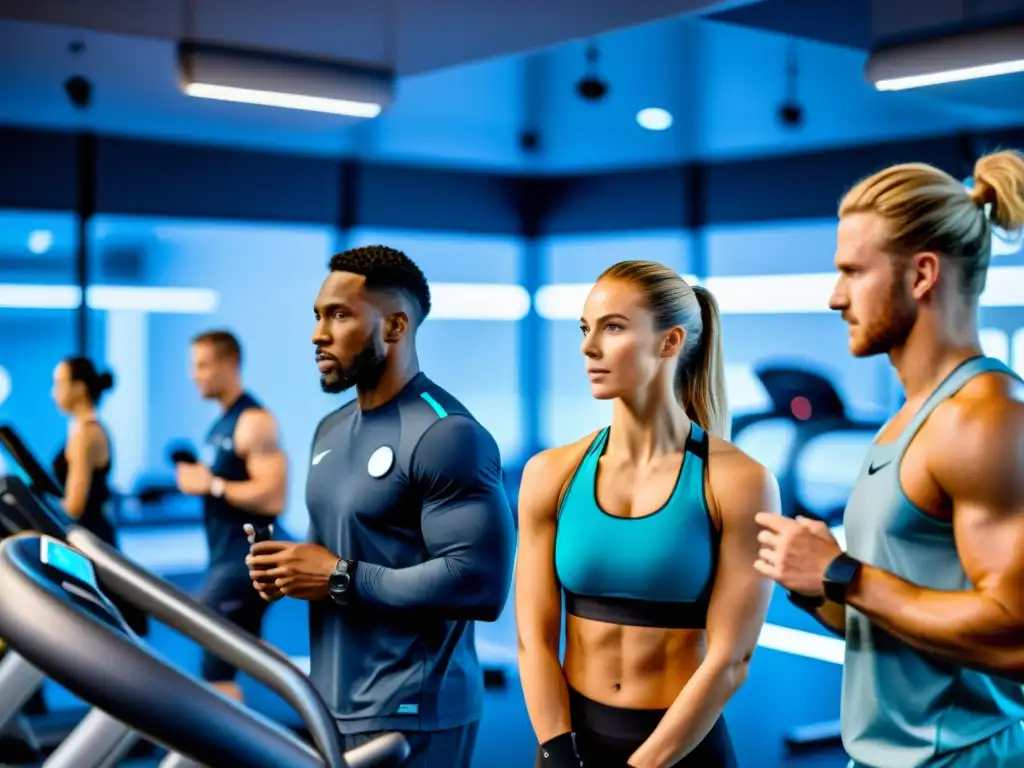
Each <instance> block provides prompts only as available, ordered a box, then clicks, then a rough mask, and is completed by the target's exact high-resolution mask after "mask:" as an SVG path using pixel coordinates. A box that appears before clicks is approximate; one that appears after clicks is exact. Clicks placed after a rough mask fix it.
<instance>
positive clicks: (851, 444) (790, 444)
mask: <svg viewBox="0 0 1024 768" xmlns="http://www.w3.org/2000/svg"><path fill="white" fill-rule="evenodd" d="M754 374H755V375H756V376H757V378H758V380H759V381H760V382H761V385H762V386H763V388H764V390H765V392H767V394H768V397H769V399H770V401H771V405H770V407H769V408H768V409H767V410H766V411H764V412H762V413H752V414H744V415H741V416H737V417H736V418H735V419H734V420H733V423H732V435H733V441H734V442H735V443H736V444H737V445H738V446H740V447H741V448H742V449H743V450H744V451H746V452H747V453H749V454H750V455H751V456H753V458H755V459H757V460H758V461H760V462H761V463H763V464H764V465H765V466H767V467H768V468H769V469H770V470H771V471H772V473H773V474H774V475H775V476H776V478H777V479H778V481H779V493H780V496H781V499H782V509H783V510H784V514H786V515H789V516H793V517H795V516H796V515H802V516H804V517H809V518H815V519H818V520H823V521H824V522H826V523H828V524H829V525H830V526H831V525H836V524H838V523H839V522H840V519H839V518H841V516H842V506H843V504H844V503H845V497H844V492H848V491H849V486H850V485H852V480H853V478H854V477H855V476H856V470H857V469H858V468H859V466H860V461H861V459H862V458H863V450H864V447H865V446H866V444H867V443H869V442H870V441H871V439H872V437H873V436H874V434H875V433H876V432H878V430H879V429H881V427H882V424H883V422H882V421H878V420H864V419H857V418H854V417H853V416H851V415H850V414H849V412H848V409H847V407H846V405H845V404H844V403H843V399H842V397H841V396H840V395H839V393H838V391H836V388H835V386H834V385H833V384H832V382H831V381H829V380H828V379H827V378H826V377H825V376H822V375H821V374H819V373H815V372H813V371H810V370H806V369H803V368H796V367H793V368H789V367H782V366H765V367H762V368H758V369H757V370H755V371H754ZM851 462H852V463H851ZM830 465H832V466H830ZM850 467H852V476H851V471H850ZM844 484H845V485H846V487H845V489H844V488H843V486H844ZM833 486H835V487H833Z"/></svg>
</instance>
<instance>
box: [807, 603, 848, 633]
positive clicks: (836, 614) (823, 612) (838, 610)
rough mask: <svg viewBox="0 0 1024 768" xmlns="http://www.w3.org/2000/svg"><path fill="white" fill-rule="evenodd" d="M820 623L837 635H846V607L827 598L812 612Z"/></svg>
mask: <svg viewBox="0 0 1024 768" xmlns="http://www.w3.org/2000/svg"><path fill="white" fill-rule="evenodd" d="M811 615H812V616H814V618H815V619H817V620H818V623H819V624H821V626H823V627H824V628H825V629H827V630H828V631H829V632H831V633H832V634H833V635H836V636H837V637H846V607H845V606H842V605H840V604H839V603H833V602H832V601H831V600H826V601H825V604H824V605H823V606H821V607H820V608H818V609H817V610H815V611H814V613H812V614H811Z"/></svg>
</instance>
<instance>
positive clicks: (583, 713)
mask: <svg viewBox="0 0 1024 768" xmlns="http://www.w3.org/2000/svg"><path fill="white" fill-rule="evenodd" d="M569 712H570V717H571V718H572V729H573V731H575V733H576V749H577V751H578V752H579V755H580V760H582V761H583V768H591V766H593V767H594V768H605V766H607V768H624V766H625V765H626V761H627V760H629V758H630V755H632V754H633V753H634V752H635V751H636V750H637V748H638V747H639V746H640V745H641V744H643V743H644V741H646V739H647V737H648V736H650V735H651V733H652V732H653V731H654V729H655V728H657V727H658V723H660V722H661V719H662V717H664V716H665V710H664V709H622V708H620V707H611V706H608V705H607V704H600V703H598V702H596V701H593V700H591V699H588V698H587V697H586V696H584V695H583V694H581V693H579V692H578V691H574V690H573V689H572V688H570V689H569ZM541 765H542V760H541V758H540V755H539V754H538V757H537V762H536V766H538V767H539V766H541ZM682 766H686V767H687V768H736V766H737V763H736V753H735V752H734V751H733V747H732V740H731V739H730V738H729V731H728V730H727V729H726V727H725V719H724V718H719V719H718V722H716V723H715V725H714V727H713V728H712V729H711V731H710V732H709V733H708V735H707V736H705V737H704V740H703V741H702V742H701V743H700V744H698V745H697V747H696V748H695V749H694V750H693V751H691V752H690V753H689V754H688V755H687V756H686V757H684V758H683V759H682V760H680V761H679V762H678V763H676V764H675V766H674V768H681V767H682Z"/></svg>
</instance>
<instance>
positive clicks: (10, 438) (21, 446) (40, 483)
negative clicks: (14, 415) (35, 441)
mask: <svg viewBox="0 0 1024 768" xmlns="http://www.w3.org/2000/svg"><path fill="white" fill-rule="evenodd" d="M0 443H3V444H4V447H5V448H6V449H7V451H8V453H10V454H11V456H13V457H14V459H15V461H17V462H18V464H19V465H20V466H21V468H22V469H24V470H25V474H26V475H28V476H29V478H30V479H31V480H32V485H33V486H35V487H34V488H33V490H34V491H36V492H37V493H46V494H49V495H50V496H56V497H58V498H61V497H63V496H64V491H63V490H61V487H60V485H58V484H57V481H56V480H55V479H54V478H53V477H52V476H51V475H50V473H49V472H47V471H46V470H45V469H43V465H42V464H40V463H39V460H38V459H36V457H35V455H34V454H33V453H32V451H30V450H29V448H28V446H27V445H25V441H24V440H22V439H21V435H19V434H18V433H17V432H16V431H15V429H14V427H12V426H11V425H10V424H0Z"/></svg>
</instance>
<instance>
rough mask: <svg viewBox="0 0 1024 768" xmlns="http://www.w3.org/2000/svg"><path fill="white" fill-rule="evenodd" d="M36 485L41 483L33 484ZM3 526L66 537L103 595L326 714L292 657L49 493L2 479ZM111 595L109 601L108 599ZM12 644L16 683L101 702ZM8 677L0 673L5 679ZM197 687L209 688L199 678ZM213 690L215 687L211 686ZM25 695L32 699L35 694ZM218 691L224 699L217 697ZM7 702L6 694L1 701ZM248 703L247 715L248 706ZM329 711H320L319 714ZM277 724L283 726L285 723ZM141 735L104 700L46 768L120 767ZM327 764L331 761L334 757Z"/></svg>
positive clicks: (2, 440) (19, 456) (10, 443)
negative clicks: (77, 520) (76, 518)
mask: <svg viewBox="0 0 1024 768" xmlns="http://www.w3.org/2000/svg"><path fill="white" fill-rule="evenodd" d="M0 445H2V447H4V448H6V449H7V453H8V455H9V457H10V458H13V459H14V461H15V463H16V465H17V467H18V468H20V469H21V470H22V473H23V474H24V475H25V476H28V477H32V476H35V475H41V476H44V477H45V476H46V473H45V471H44V470H42V468H41V467H40V466H39V465H38V462H37V461H36V460H35V458H34V456H33V455H32V454H31V452H30V451H28V449H27V448H25V446H24V444H23V443H22V442H21V441H20V439H18V436H17V434H16V433H14V432H13V430H11V429H10V428H9V427H0ZM32 485H33V486H35V483H33V484H32ZM0 525H2V526H3V527H4V528H5V530H6V531H7V532H19V531H26V530H32V531H37V532H41V533H43V534H45V535H46V538H49V539H53V540H62V539H66V541H68V542H70V543H71V544H72V546H75V547H78V548H79V549H83V550H85V551H86V552H87V553H88V554H91V555H94V556H95V557H96V558H97V561H98V562H97V567H95V568H94V569H93V570H94V572H95V571H96V570H98V571H99V574H98V577H97V579H96V581H97V588H98V589H99V590H100V591H101V592H103V593H104V594H106V593H107V592H109V593H110V594H115V595H117V596H118V597H120V598H122V599H123V600H124V601H125V602H128V603H130V604H131V605H133V606H135V607H137V608H139V609H141V610H142V611H143V612H144V613H146V614H147V615H149V616H151V617H152V618H155V619H157V620H159V621H162V622H163V623H165V624H167V625H168V626H170V627H172V628H174V629H177V630H178V631H179V632H181V633H182V634H184V635H185V636H187V637H189V638H191V639H192V640H195V641H196V642H198V643H199V644H200V645H202V646H204V647H206V648H208V649H209V650H211V651H212V652H213V653H215V654H218V655H220V656H222V657H223V658H225V659H228V660H229V661H231V663H232V664H233V665H235V666H237V667H238V668H239V669H241V670H243V671H245V672H248V673H249V674H250V675H251V676H252V677H253V678H255V679H256V680H258V681H260V682H263V683H264V684H266V685H267V686H268V687H269V688H271V689H272V690H273V691H275V692H276V693H278V695H280V696H281V697H282V698H283V699H284V700H285V701H286V702H288V703H290V704H292V706H293V708H294V709H295V710H296V711H297V712H298V713H299V715H300V716H303V715H304V710H305V709H308V708H309V706H310V705H309V704H308V703H304V699H308V698H310V697H312V699H313V700H315V702H317V703H318V704H319V707H320V708H321V709H322V710H323V712H326V708H325V707H324V705H323V702H322V700H321V699H320V697H319V695H318V694H317V693H316V691H315V690H314V689H313V687H312V684H311V683H310V681H309V679H308V677H306V676H305V675H304V674H303V673H302V672H301V671H300V670H299V669H298V668H297V667H295V666H294V665H293V664H292V663H291V661H290V659H288V657H287V656H285V655H284V654H282V653H280V652H279V651H277V650H276V649H274V648H272V647H271V646H269V645H267V644H265V643H263V642H262V641H261V640H259V638H256V637H254V636H252V635H250V634H248V633H246V632H244V631H242V630H240V629H239V628H237V627H235V625H233V624H231V623H229V622H227V621H226V620H224V619H223V618H222V617H220V616H219V615H217V614H216V613H213V612H212V611H210V610H209V609H207V608H206V607H205V606H201V605H199V604H198V603H196V602H195V601H194V600H193V599H192V598H191V597H190V596H189V595H187V594H186V593H185V592H184V591H182V590H180V589H178V588H177V587H175V586H173V585H171V584H170V583H168V582H165V581H163V580H161V579H159V578H158V577H156V576H154V575H153V574H151V573H149V572H148V571H146V570H145V569H143V568H141V567H139V566H137V565H135V564H134V563H132V562H131V561H130V560H128V559H127V558H125V557H124V555H122V554H121V553H120V552H119V551H118V550H116V549H114V548H112V547H110V546H109V545H107V544H106V543H105V542H103V541H101V540H99V539H98V538H96V537H95V536H94V535H93V534H91V533H90V532H89V531H87V530H85V529H82V528H78V527H75V526H72V525H71V519H70V518H69V517H68V516H67V515H65V514H64V513H63V511H62V510H60V509H59V508H56V507H54V506H53V505H50V504H47V503H46V502H45V497H44V498H40V497H39V496H38V495H37V494H35V493H33V492H32V489H31V488H30V487H29V485H28V484H26V483H25V482H24V481H23V480H22V479H20V478H19V477H17V476H11V475H8V476H3V477H0ZM126 574H127V575H126ZM140 585H141V586H140ZM105 599H106V600H107V602H110V601H109V599H108V598H105ZM111 608H112V610H113V612H114V614H115V615H116V616H117V617H118V620H121V621H123V620H122V619H121V617H120V614H119V613H118V612H117V608H116V607H114V606H111ZM126 631H127V633H128V635H129V636H130V637H131V638H132V639H133V640H134V641H135V642H136V643H137V644H139V645H140V646H141V647H143V648H146V649H147V651H148V650H149V649H148V648H147V647H146V646H144V645H142V643H141V641H139V640H138V638H137V637H136V636H135V635H134V633H132V631H131V629H130V628H126ZM0 636H5V633H4V631H3V629H2V627H0ZM9 645H10V647H11V648H12V650H11V651H9V652H8V657H9V659H7V658H5V659H4V661H3V663H0V670H2V669H3V667H4V665H5V664H8V663H9V664H10V665H11V668H12V669H13V670H14V671H15V673H16V674H14V675H12V676H11V677H10V678H9V679H10V681H11V683H12V685H14V686H16V687H20V689H21V690H24V689H25V688H28V687H29V684H31V683H32V681H33V679H34V680H36V681H41V680H42V679H43V677H44V676H49V677H51V678H52V679H54V680H55V681H56V682H58V683H60V684H62V685H64V687H65V688H67V689H68V690H70V691H71V692H72V693H74V694H75V695H77V696H79V698H82V699H83V700H84V701H88V702H89V703H91V704H96V702H95V701H92V700H91V699H89V698H87V697H85V696H82V695H81V692H80V691H79V690H77V689H75V688H73V687H71V686H69V685H66V684H65V683H64V681H63V680H61V679H58V678H57V677H56V676H53V675H44V672H46V670H45V669H43V670H42V671H39V669H40V665H37V664H34V662H33V659H32V657H31V655H30V654H27V653H20V654H19V653H15V651H17V650H20V649H21V646H19V645H18V644H17V642H16V641H15V640H13V639H11V640H10V641H9ZM268 656H269V657H271V658H272V659H273V664H271V665H270V666H269V668H268V664H267V661H266V658H265V657H268ZM268 669H269V670H270V671H269V672H268ZM19 677H20V678H21V680H22V682H21V683H18V682H17V681H18V678H19ZM2 679H3V678H2V677H0V680H2ZM196 685H199V686H200V687H202V688H204V689H205V690H209V689H206V688H205V686H202V685H201V684H200V683H198V682H196ZM282 686H283V687H282ZM0 690H2V691H4V693H5V695H7V694H10V693H12V692H14V691H15V687H12V688H7V686H6V685H3V684H2V683H0ZM297 692H298V693H297ZM211 693H213V692H212V691H211ZM24 695H25V696H26V697H27V696H30V695H31V691H29V692H27V693H25V694H24ZM213 695H216V696H219V694H213ZM3 704H4V699H0V706H2V705H3ZM238 706H240V707H241V706H242V705H238ZM242 708H243V710H244V711H246V712H249V710H245V708H244V707H242ZM7 710H8V713H9V714H11V713H12V712H13V714H16V712H17V705H16V704H14V703H10V704H8V707H7ZM323 712H321V713H320V714H321V716H322V715H323ZM0 714H2V713H0ZM251 714H253V716H255V717H257V718H258V719H261V720H265V718H262V716H259V715H256V714H255V713H251ZM327 718H328V721H329V724H330V726H329V730H330V731H331V734H332V736H333V738H334V739H335V740H337V727H336V724H335V722H334V719H333V716H331V715H330V714H329V713H328V714H327ZM303 720H304V721H305V724H306V727H307V729H308V732H309V733H310V734H311V736H312V738H313V739H314V741H317V742H318V744H321V745H322V744H324V743H325V742H326V741H329V739H330V737H328V736H325V735H324V733H323V731H324V727H325V726H324V721H323V719H322V717H321V720H320V721H319V726H318V728H317V729H316V730H314V729H313V728H312V727H311V726H310V723H309V718H308V717H305V716H303ZM265 722H269V721H265ZM272 725H273V727H275V728H278V729H281V726H277V725H276V724H272ZM285 732H286V733H288V735H289V736H290V738H292V739H293V740H296V741H298V738H297V737H296V736H295V735H293V734H292V733H291V732H290V731H285ZM140 734H142V735H148V734H147V733H146V732H145V731H144V730H143V729H138V728H135V727H134V726H131V724H130V723H129V724H127V725H126V724H125V722H122V721H119V720H117V719H115V718H114V717H111V716H110V715H108V714H107V713H106V712H104V711H103V707H102V705H100V706H97V707H94V709H93V710H92V711H91V712H90V713H89V715H88V716H87V717H85V719H84V720H82V721H81V723H80V724H79V725H78V727H77V728H75V730H74V731H73V732H72V733H71V735H70V736H69V737H68V738H67V739H65V740H64V742H63V743H62V744H61V745H60V747H59V748H58V749H57V750H56V751H55V752H54V753H53V754H52V755H51V756H50V758H49V760H47V762H46V763H45V766H46V768H90V767H91V768H110V767H112V766H116V765H117V764H118V762H119V761H120V760H121V759H123V758H124V757H125V756H126V755H127V753H129V752H130V751H131V749H132V748H133V746H134V745H135V744H136V742H137V741H138V740H139V735H140ZM382 738H386V739H388V740H387V741H386V742H384V744H383V745H382V746H381V747H380V749H381V750H382V754H384V755H386V756H388V759H389V760H390V759H392V757H394V756H395V755H398V754H407V749H408V747H407V744H406V742H405V740H404V739H401V738H399V739H398V740H397V741H396V740H395V739H394V738H392V736H390V735H389V736H387V737H382ZM150 740H151V741H154V743H161V742H158V741H156V740H154V739H150ZM299 743H302V742H299ZM376 743H377V742H373V743H372V744H371V745H365V746H364V747H361V748H360V751H359V752H358V753H357V756H358V754H362V753H364V752H369V753H370V754H375V753H374V752H372V751H370V750H367V747H369V746H372V745H373V744H376ZM388 744H390V745H391V746H390V747H388V749H389V750H392V751H390V752H389V751H387V750H384V747H387V746H388ZM382 759H383V758H382ZM192 764H193V763H192V762H191V761H189V760H186V759H185V758H184V757H183V756H182V755H181V754H172V755H170V756H168V758H167V759H166V760H165V761H164V763H163V765H165V766H184V765H192ZM327 764H328V765H330V764H332V763H330V762H328V763H327ZM379 764H380V765H386V764H392V763H387V762H384V763H379ZM366 765H367V766H370V765H374V766H376V765H378V763H366Z"/></svg>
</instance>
